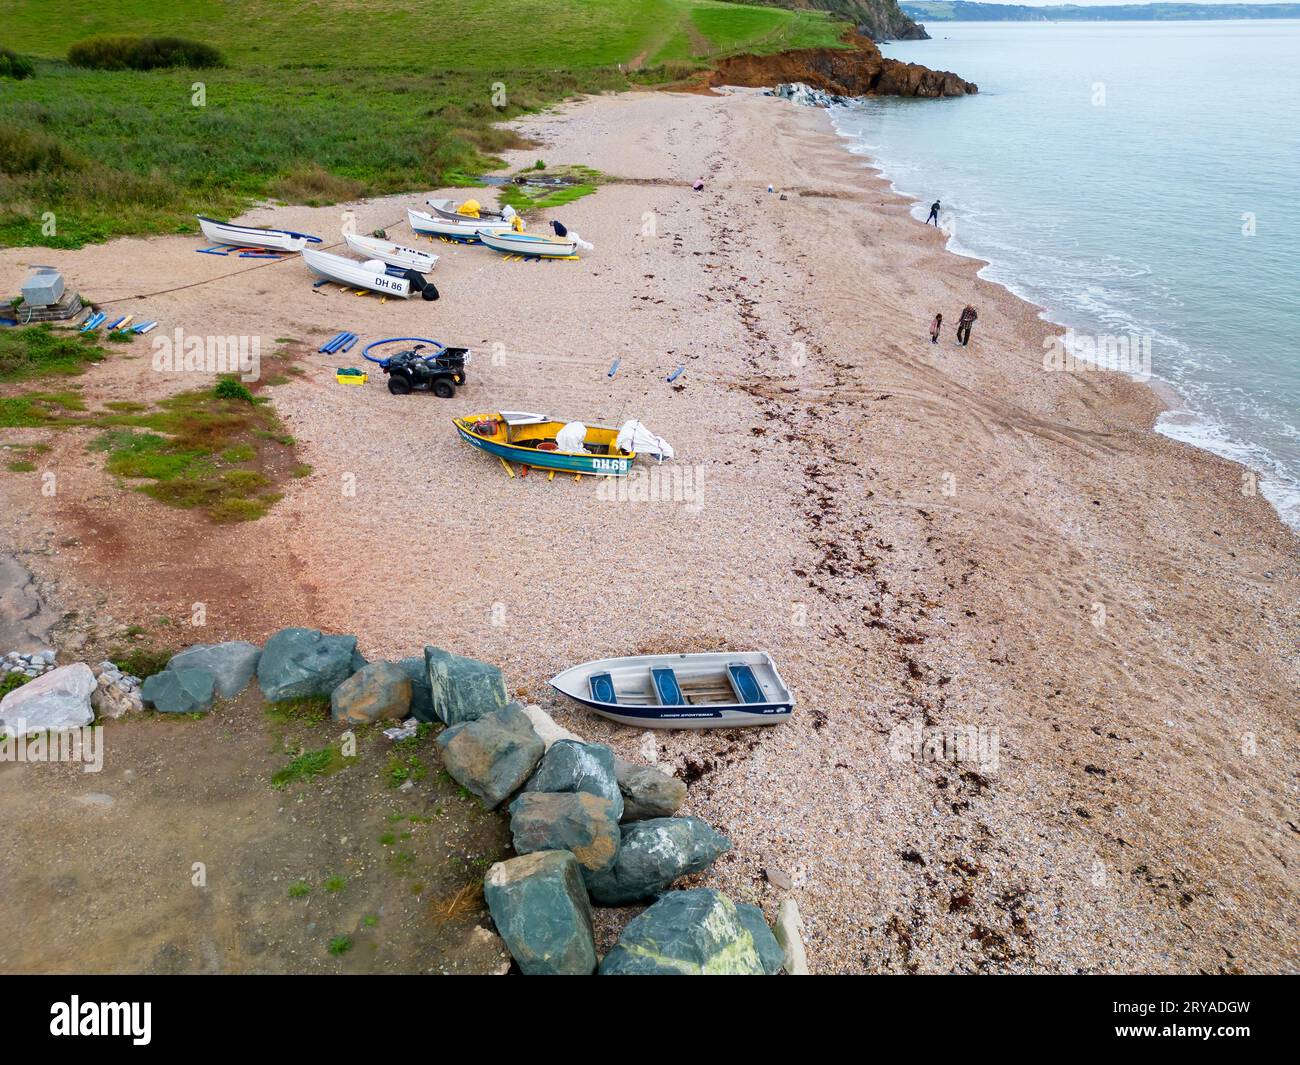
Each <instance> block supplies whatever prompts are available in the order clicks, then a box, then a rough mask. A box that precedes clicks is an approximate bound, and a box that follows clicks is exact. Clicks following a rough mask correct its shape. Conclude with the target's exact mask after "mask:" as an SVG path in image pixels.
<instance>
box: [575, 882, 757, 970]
mask: <svg viewBox="0 0 1300 1065" xmlns="http://www.w3.org/2000/svg"><path fill="white" fill-rule="evenodd" d="M600 975H601V976H763V975H765V972H764V968H763V961H762V959H761V958H760V957H759V955H758V951H757V950H755V949H754V938H753V936H752V935H750V932H749V930H748V929H747V928H746V927H745V925H744V923H743V922H742V921H741V919H740V916H739V914H737V912H736V907H735V905H734V904H733V903H732V901H731V900H730V899H729V898H727V896H726V895H724V894H722V892H720V891H715V890H713V888H695V889H694V890H691V891H670V892H669V893H668V894H667V895H665V896H664V897H663V898H661V899H660V900H659V901H658V902H656V903H655V904H654V905H653V906H651V907H650V908H649V909H648V910H646V911H645V912H644V913H642V914H640V915H639V916H637V917H634V918H633V919H632V920H631V921H629V922H628V926H627V927H626V928H625V929H623V934H622V935H621V936H619V939H618V943H616V944H615V946H614V949H613V950H611V951H610V952H609V953H608V954H607V955H605V960H604V961H603V962H601V963H600Z"/></svg>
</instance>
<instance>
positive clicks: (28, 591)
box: [0, 555, 59, 652]
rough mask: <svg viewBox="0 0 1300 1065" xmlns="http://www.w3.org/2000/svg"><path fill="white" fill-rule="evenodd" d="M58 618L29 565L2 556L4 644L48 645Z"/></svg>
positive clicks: (0, 642)
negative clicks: (40, 589) (39, 588)
mask: <svg viewBox="0 0 1300 1065" xmlns="http://www.w3.org/2000/svg"><path fill="white" fill-rule="evenodd" d="M58 620H59V615H58V613H57V612H56V611H54V610H52V609H50V607H49V606H48V605H47V604H46V603H45V602H44V600H42V598H41V596H40V594H39V593H38V592H37V589H36V581H35V580H34V579H33V577H32V575H31V573H30V572H29V571H28V569H27V567H26V566H24V565H23V564H22V563H21V562H19V561H18V560H17V559H16V558H14V557H13V556H12V555H0V647H12V648H15V649H17V650H19V651H28V652H30V651H38V650H41V649H42V648H46V647H48V646H49V643H50V641H49V634H50V629H51V628H52V627H53V626H54V624H55V623H56V622H57V621H58Z"/></svg>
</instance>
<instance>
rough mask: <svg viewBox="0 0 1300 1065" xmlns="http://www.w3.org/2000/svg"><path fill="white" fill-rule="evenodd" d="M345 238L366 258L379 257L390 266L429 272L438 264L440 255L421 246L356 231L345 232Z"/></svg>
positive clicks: (353, 248)
mask: <svg viewBox="0 0 1300 1065" xmlns="http://www.w3.org/2000/svg"><path fill="white" fill-rule="evenodd" d="M343 239H344V240H346V241H347V244H348V247H349V248H350V249H351V250H352V251H354V252H356V253H357V254H358V255H360V256H362V257H363V258H365V259H378V260H380V262H384V263H387V264H388V265H389V266H397V267H400V268H401V269H403V270H415V271H417V272H418V273H421V274H427V273H428V272H429V271H430V270H432V269H433V268H434V267H435V266H437V265H438V257H437V256H436V255H434V254H433V253H432V252H428V251H420V249H419V248H407V247H403V246H402V245H401V244H394V243H393V242H392V241H391V240H380V239H379V238H378V237H361V236H358V235H357V234H355V233H344V234H343Z"/></svg>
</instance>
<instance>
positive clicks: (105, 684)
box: [90, 660, 144, 719]
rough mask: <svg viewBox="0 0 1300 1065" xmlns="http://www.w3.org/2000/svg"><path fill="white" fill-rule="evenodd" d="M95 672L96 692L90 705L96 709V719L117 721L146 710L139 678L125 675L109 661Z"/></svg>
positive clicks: (101, 664) (100, 664)
mask: <svg viewBox="0 0 1300 1065" xmlns="http://www.w3.org/2000/svg"><path fill="white" fill-rule="evenodd" d="M93 672H94V673H95V691H94V693H93V694H92V695H91V697H90V705H91V706H92V707H94V710H95V716H96V717H99V718H114V719H116V718H119V717H121V716H122V715H123V714H132V713H138V712H139V711H141V710H143V709H144V698H143V696H142V695H141V694H140V678H139V677H133V676H131V674H130V673H123V672H122V671H121V670H120V669H118V668H117V666H116V664H114V663H113V662H109V661H107V660H106V661H103V662H100V663H99V665H98V666H96V667H95V669H94V671H93Z"/></svg>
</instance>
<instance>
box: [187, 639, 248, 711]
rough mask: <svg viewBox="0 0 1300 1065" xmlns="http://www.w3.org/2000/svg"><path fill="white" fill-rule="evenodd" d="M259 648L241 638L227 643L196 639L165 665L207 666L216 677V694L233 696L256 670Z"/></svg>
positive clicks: (224, 696)
mask: <svg viewBox="0 0 1300 1065" xmlns="http://www.w3.org/2000/svg"><path fill="white" fill-rule="evenodd" d="M261 657H262V652H261V651H260V650H258V648H257V646H256V645H255V644H251V643H245V642H244V641H243V640H232V641H230V642H229V643H210V644H209V643H200V644H195V645H194V646H193V647H187V648H185V650H184V651H181V652H180V653H179V654H174V655H172V657H171V660H170V661H169V662H168V663H167V668H168V669H210V670H211V671H212V675H213V676H214V677H216V679H217V694H218V695H220V696H221V698H223V699H233V698H234V697H235V696H236V695H238V694H239V693H240V692H242V691H243V690H244V688H245V687H247V686H248V682H249V681H250V680H252V679H253V674H254V673H256V672H257V663H258V660H259V659H260V658H261Z"/></svg>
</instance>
